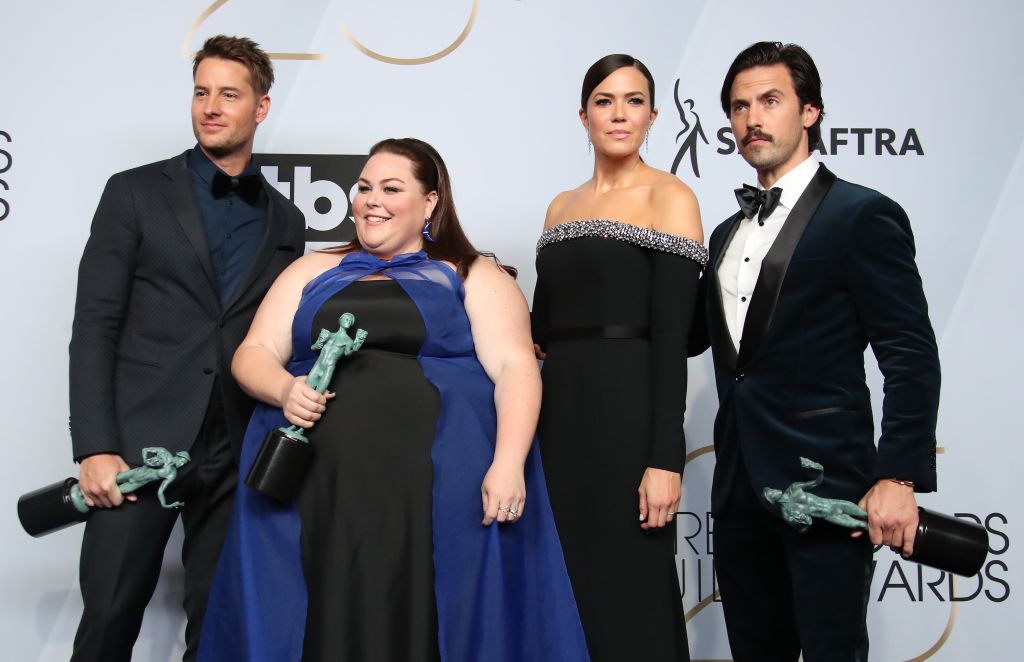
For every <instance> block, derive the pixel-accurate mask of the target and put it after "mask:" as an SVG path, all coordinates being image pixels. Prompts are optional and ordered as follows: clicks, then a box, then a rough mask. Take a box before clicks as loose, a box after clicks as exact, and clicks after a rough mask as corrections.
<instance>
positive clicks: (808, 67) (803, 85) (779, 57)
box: [722, 41, 825, 150]
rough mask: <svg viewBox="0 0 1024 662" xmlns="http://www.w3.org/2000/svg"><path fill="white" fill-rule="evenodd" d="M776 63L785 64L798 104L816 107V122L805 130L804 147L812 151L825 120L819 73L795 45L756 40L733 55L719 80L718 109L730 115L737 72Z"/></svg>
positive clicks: (802, 51)
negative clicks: (722, 78)
mask: <svg viewBox="0 0 1024 662" xmlns="http://www.w3.org/2000/svg"><path fill="white" fill-rule="evenodd" d="M776 64H782V65H785V67H786V69H788V70H789V75H790V77H791V78H792V79H793V89H795V90H796V96H797V99H798V100H799V101H800V107H801V108H803V107H804V105H806V104H810V105H811V106H813V107H815V108H817V109H818V111H819V112H818V121H817V122H815V123H814V124H813V125H812V126H811V127H810V128H809V129H807V149H808V150H813V149H814V148H815V146H817V144H818V143H819V142H820V141H821V122H822V120H824V119H825V102H824V101H822V100H821V76H819V75H818V68H817V67H816V66H814V60H812V59H811V56H810V55H808V53H807V51H805V50H804V49H803V48H801V47H800V46H797V45H796V44H785V45H783V44H782V42H780V41H759V42H757V43H756V44H753V45H751V46H749V47H747V48H746V49H745V50H744V51H743V52H742V53H740V54H739V55H737V56H736V59H735V60H733V62H732V66H731V67H729V73H727V74H726V75H725V82H723V83H722V110H724V111H725V115H726V117H729V115H730V105H731V101H732V98H731V97H732V84H733V81H735V80H736V76H738V75H739V74H740V73H741V72H743V71H746V70H747V69H753V68H754V67H770V66H773V65H776Z"/></svg>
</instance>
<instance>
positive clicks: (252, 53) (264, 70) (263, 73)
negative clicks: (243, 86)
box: [192, 34, 274, 96]
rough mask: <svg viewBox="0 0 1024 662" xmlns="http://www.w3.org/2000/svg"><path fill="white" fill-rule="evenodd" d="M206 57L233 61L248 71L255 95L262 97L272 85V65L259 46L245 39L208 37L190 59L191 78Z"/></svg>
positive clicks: (220, 35) (225, 36)
mask: <svg viewBox="0 0 1024 662" xmlns="http://www.w3.org/2000/svg"><path fill="white" fill-rule="evenodd" d="M208 57H219V58H220V59H222V60H233V61H235V62H238V63H240V64H243V65H245V68H246V69H248V70H249V82H250V83H252V86H253V89H255V90H256V94H258V95H260V96H263V95H264V94H266V93H267V92H269V91H270V87H271V86H272V85H273V84H274V65H272V64H271V63H270V57H269V56H267V54H266V53H264V52H263V49H261V48H260V45H259V44H257V43H256V42H255V41H253V40H252V39H249V38H247V37H228V36H227V35H222V34H219V35H217V36H216V37H210V38H209V39H207V40H206V42H205V43H204V44H203V47H202V48H201V49H200V50H199V52H197V53H196V55H195V57H194V58H193V59H192V78H195V77H196V70H197V69H199V63H200V62H202V61H203V60H205V59H206V58H208Z"/></svg>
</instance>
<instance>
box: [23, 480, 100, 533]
mask: <svg viewBox="0 0 1024 662" xmlns="http://www.w3.org/2000/svg"><path fill="white" fill-rule="evenodd" d="M77 483H78V479H77V478H67V479H65V480H62V481H60V482H58V483H54V484H53V485H47V486H46V487H41V488H39V489H38V490H35V491H33V492H29V493H28V494H23V495H22V496H21V498H20V499H18V519H19V520H21V526H22V528H23V529H25V533H27V534H29V535H30V536H33V537H35V538H38V537H40V536H45V535H46V534H48V533H53V532H54V531H60V530H61V529H63V528H64V527H66V526H71V525H72V524H78V523H79V522H84V521H85V520H86V519H87V518H88V517H89V513H83V512H80V511H79V510H78V509H77V508H75V504H74V502H72V500H71V488H72V487H74V486H75V485H76V484H77Z"/></svg>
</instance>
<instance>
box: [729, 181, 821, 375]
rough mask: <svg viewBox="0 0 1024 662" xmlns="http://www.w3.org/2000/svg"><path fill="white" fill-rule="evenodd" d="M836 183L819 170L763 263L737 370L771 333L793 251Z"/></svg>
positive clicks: (748, 360) (748, 315)
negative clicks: (780, 292)
mask: <svg viewBox="0 0 1024 662" xmlns="http://www.w3.org/2000/svg"><path fill="white" fill-rule="evenodd" d="M835 180H836V176H835V175H833V174H832V173H831V172H830V171H829V170H828V169H827V168H825V166H823V165H822V166H819V167H818V172H817V173H815V175H814V177H813V178H812V179H811V181H810V183H809V184H808V185H807V188H806V189H804V192H803V194H801V195H800V199H799V200H797V201H796V204H795V205H793V211H791V212H790V213H789V217H788V218H786V223H785V225H783V226H782V230H781V231H780V232H779V236H778V237H776V239H775V243H773V244H772V247H771V248H770V249H769V250H768V254H767V255H765V257H764V261H762V262H761V271H760V272H759V273H758V276H757V282H756V283H755V284H754V292H753V294H751V295H750V308H748V309H747V317H746V320H745V321H744V323H743V335H742V336H740V338H741V340H740V352H739V356H738V357H737V360H736V367H737V370H742V369H743V368H744V367H745V366H746V365H747V363H749V362H750V359H751V357H753V356H754V354H755V353H756V352H757V350H758V349H759V348H760V347H761V343H762V342H763V341H764V336H765V334H766V333H768V327H769V325H770V324H771V321H772V314H773V313H774V312H775V304H776V302H777V301H778V299H779V291H780V290H781V289H782V281H783V280H784V279H785V277H786V270H787V269H788V268H789V260H790V259H791V258H792V257H793V251H795V250H796V245H797V244H798V243H800V237H802V236H803V234H804V230H805V229H806V228H807V224H808V223H809V222H810V221H811V218H812V217H813V216H814V213H815V212H816V211H818V207H819V206H820V205H821V201H822V200H824V199H825V195H826V194H827V193H828V191H829V189H830V188H832V182H834V181H835Z"/></svg>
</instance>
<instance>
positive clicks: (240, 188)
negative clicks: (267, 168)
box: [210, 170, 263, 204]
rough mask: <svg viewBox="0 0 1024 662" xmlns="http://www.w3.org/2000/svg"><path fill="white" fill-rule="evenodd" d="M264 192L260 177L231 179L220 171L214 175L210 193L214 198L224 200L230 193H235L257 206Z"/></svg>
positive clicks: (251, 176)
mask: <svg viewBox="0 0 1024 662" xmlns="http://www.w3.org/2000/svg"><path fill="white" fill-rule="evenodd" d="M262 190H263V183H262V182H260V176H259V175H245V176H243V177H230V176H228V175H225V174H224V173H223V172H221V171H220V170H218V171H217V172H216V173H215V174H214V175H213V182H211V183H210V192H211V193H213V197H215V198H223V197H224V196H225V195H227V194H228V193H235V194H237V195H238V197H240V198H241V199H243V200H245V201H246V202H248V203H249V204H256V202H257V201H258V200H259V199H260V191H262Z"/></svg>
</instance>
